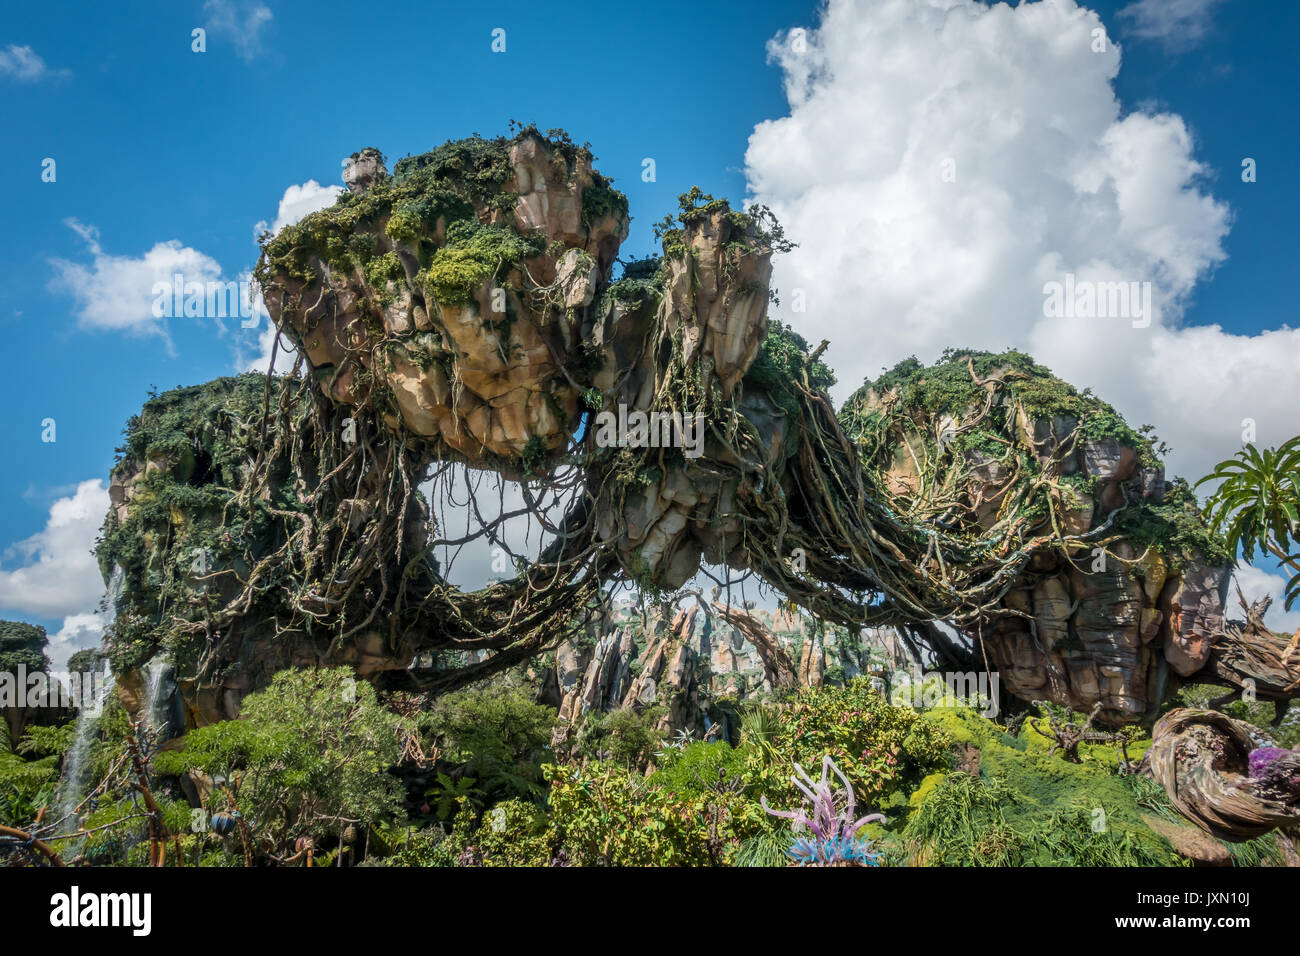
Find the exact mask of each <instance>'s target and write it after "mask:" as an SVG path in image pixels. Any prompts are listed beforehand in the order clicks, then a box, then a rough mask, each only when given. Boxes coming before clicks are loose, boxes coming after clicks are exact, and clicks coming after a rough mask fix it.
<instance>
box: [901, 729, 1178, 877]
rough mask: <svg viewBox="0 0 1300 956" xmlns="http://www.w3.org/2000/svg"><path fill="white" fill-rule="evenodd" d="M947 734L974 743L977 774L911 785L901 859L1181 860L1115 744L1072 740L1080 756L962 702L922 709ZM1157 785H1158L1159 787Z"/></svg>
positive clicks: (1133, 753)
mask: <svg viewBox="0 0 1300 956" xmlns="http://www.w3.org/2000/svg"><path fill="white" fill-rule="evenodd" d="M925 718H926V719H927V720H932V721H935V722H936V723H937V724H938V725H939V726H941V727H942V728H943V730H944V731H945V732H946V733H947V734H948V735H949V736H951V737H952V739H953V740H955V741H958V742H961V743H964V744H967V745H969V746H975V747H978V748H979V765H980V773H979V777H978V778H974V777H971V776H970V775H969V774H967V773H951V774H947V775H943V776H939V775H931V776H929V777H927V778H926V779H925V780H924V781H922V784H921V786H920V787H918V788H917V790H916V791H915V792H914V793H913V794H912V798H911V800H910V802H909V806H910V813H909V814H908V817H907V822H906V825H905V826H904V827H903V829H902V831H901V850H897V851H896V852H897V853H898V854H899V858H900V860H901V859H910V861H911V862H913V863H921V864H928V865H935V864H938V865H950V866H987V865H1006V866H1181V865H1186V861H1185V860H1184V859H1183V858H1181V857H1179V856H1178V855H1177V854H1175V853H1174V852H1173V849H1172V848H1171V847H1170V846H1169V844H1168V841H1166V840H1165V839H1164V838H1163V837H1161V836H1159V835H1158V834H1157V833H1155V831H1153V830H1152V829H1151V828H1150V826H1149V825H1148V824H1147V823H1146V822H1145V821H1144V820H1143V818H1142V816H1143V813H1145V812H1150V811H1149V808H1148V807H1147V806H1146V805H1145V804H1144V803H1143V800H1144V799H1147V800H1149V799H1150V793H1149V792H1148V791H1147V790H1145V789H1141V788H1140V785H1135V784H1134V783H1133V781H1134V780H1135V779H1137V778H1135V777H1134V776H1133V775H1126V776H1120V775H1119V774H1118V773H1117V771H1116V764H1115V762H1113V761H1117V756H1118V755H1117V753H1116V748H1115V747H1114V746H1113V745H1111V746H1104V747H1103V746H1095V747H1090V746H1088V745H1084V746H1083V747H1081V748H1080V753H1081V756H1082V757H1083V762H1082V763H1079V764H1073V763H1069V762H1067V761H1066V760H1064V759H1062V758H1061V757H1060V755H1059V754H1057V755H1054V756H1050V757H1049V756H1048V750H1049V748H1050V741H1048V740H1046V739H1044V738H1042V737H1041V736H1040V735H1038V734H1037V733H1035V732H1034V731H1033V730H1032V728H1031V727H1030V726H1029V724H1028V722H1026V724H1025V729H1024V730H1022V732H1021V735H1020V737H1018V738H1017V737H1013V736H1012V735H1010V734H1009V733H1007V731H1006V730H1005V728H1002V727H1000V726H999V725H997V724H995V723H993V722H991V721H989V720H986V719H984V718H982V717H980V716H978V715H976V714H975V713H974V712H972V711H970V710H968V709H966V708H940V709H935V710H931V711H928V712H927V713H926V715H925ZM1142 749H1143V747H1142V745H1141V744H1135V745H1134V746H1131V747H1130V748H1129V756H1130V758H1133V759H1136V758H1137V756H1138V755H1139V754H1140V753H1141V751H1142ZM1157 789H1158V788H1157Z"/></svg>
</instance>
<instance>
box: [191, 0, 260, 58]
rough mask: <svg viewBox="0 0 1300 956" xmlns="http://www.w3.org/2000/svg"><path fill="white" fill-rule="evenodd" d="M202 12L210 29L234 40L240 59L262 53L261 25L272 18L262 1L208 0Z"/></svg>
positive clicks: (205, 25) (218, 34)
mask: <svg viewBox="0 0 1300 956" xmlns="http://www.w3.org/2000/svg"><path fill="white" fill-rule="evenodd" d="M203 14H204V16H205V17H206V18H207V19H206V21H205V22H204V24H203V25H204V27H205V28H206V29H207V31H208V32H209V33H212V34H215V35H216V36H219V37H224V38H225V39H227V40H230V41H231V42H232V43H234V45H235V53H236V54H237V55H238V56H239V58H240V59H241V60H247V61H252V60H255V59H257V57H258V56H260V55H261V53H262V50H263V46H262V28H263V27H265V26H266V25H267V24H268V23H270V22H271V20H272V14H271V11H270V8H268V7H267V6H265V5H264V4H261V3H238V2H235V0H207V2H206V3H204V4H203Z"/></svg>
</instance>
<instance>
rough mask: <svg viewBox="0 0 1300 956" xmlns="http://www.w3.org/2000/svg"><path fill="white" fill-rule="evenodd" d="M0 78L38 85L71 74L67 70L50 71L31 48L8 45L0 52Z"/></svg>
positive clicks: (14, 44)
mask: <svg viewBox="0 0 1300 956" xmlns="http://www.w3.org/2000/svg"><path fill="white" fill-rule="evenodd" d="M0 76H7V77H9V78H11V79H14V80H17V81H18V82H19V83H39V82H40V81H41V80H48V79H59V78H62V77H66V76H71V73H69V71H67V70H51V69H50V68H49V66H48V65H46V63H45V60H44V59H42V58H41V56H40V54H38V53H37V52H36V51H35V50H33V49H32V48H31V47H29V46H18V45H17V44H16V43H10V44H9V45H8V46H7V47H5V48H4V49H3V50H0Z"/></svg>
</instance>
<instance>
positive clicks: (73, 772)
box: [55, 565, 122, 831]
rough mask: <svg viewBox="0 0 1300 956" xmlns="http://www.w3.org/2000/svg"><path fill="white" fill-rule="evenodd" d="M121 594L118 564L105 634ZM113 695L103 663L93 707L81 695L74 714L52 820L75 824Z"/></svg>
mask: <svg viewBox="0 0 1300 956" xmlns="http://www.w3.org/2000/svg"><path fill="white" fill-rule="evenodd" d="M121 594H122V568H121V566H120V565H114V566H113V574H112V576H111V577H110V578H109V581H108V593H107V595H106V596H105V599H104V600H105V604H106V609H105V615H106V618H105V622H104V632H105V634H107V633H108V629H109V628H110V627H112V626H113V620H114V618H115V617H116V616H117V600H118V598H119V597H120V596H121ZM112 692H113V674H112V672H111V671H110V670H109V668H108V663H107V662H105V664H104V673H103V675H102V677H101V678H100V680H99V683H98V686H97V687H96V688H95V689H94V693H95V699H94V705H93V706H91V707H87V706H85V705H86V698H85V697H84V696H82V699H81V704H82V706H81V711H80V713H79V714H78V715H77V729H76V733H75V735H74V737H73V741H72V747H71V749H70V750H69V751H68V752H67V754H66V756H65V757H64V762H63V779H62V780H61V781H60V784H59V796H58V802H57V804H56V815H55V820H63V819H65V818H67V819H68V820H69V823H72V824H73V825H75V822H74V821H72V820H71V817H72V815H73V813H74V812H75V810H76V808H77V804H78V803H80V802H81V799H82V796H83V795H84V794H85V790H86V779H85V778H86V760H87V758H88V757H89V756H90V747H91V744H93V743H94V742H95V734H96V732H97V731H98V729H99V718H100V715H101V714H103V712H104V705H105V704H106V703H107V702H108V697H109V695H110V694H111V693H112ZM69 828H70V827H69V824H64V825H63V826H61V827H60V828H59V829H60V830H64V831H66V830H67V829H69Z"/></svg>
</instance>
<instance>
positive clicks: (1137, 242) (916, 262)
mask: <svg viewBox="0 0 1300 956" xmlns="http://www.w3.org/2000/svg"><path fill="white" fill-rule="evenodd" d="M1098 38H1102V39H1104V40H1105V42H1104V43H1099V42H1098ZM769 54H770V56H771V58H772V59H773V60H774V61H775V62H776V63H777V64H778V65H779V66H780V68H781V70H782V71H783V74H784V81H785V91H786V96H787V99H788V101H789V115H787V116H784V117H782V118H779V119H773V120H768V121H765V122H763V123H760V124H759V125H758V126H757V127H755V129H754V131H753V133H752V135H751V137H750V140H749V148H748V151H747V154H746V174H747V178H748V182H749V189H750V194H751V198H753V199H755V200H757V201H760V202H764V203H766V204H768V205H769V206H771V207H772V209H773V210H774V212H775V213H776V214H777V216H778V217H779V218H780V219H781V221H782V222H783V223H784V225H785V227H786V232H787V234H788V235H789V236H790V237H791V238H792V239H793V240H794V241H795V242H798V243H799V244H800V245H799V248H798V249H796V250H794V251H793V252H792V253H790V254H789V255H787V256H784V257H782V258H780V259H778V261H777V263H776V267H775V274H774V280H773V281H774V284H775V285H776V286H777V287H778V288H779V289H780V290H781V296H782V302H783V304H784V305H786V306H787V307H789V306H791V305H792V304H793V303H794V301H795V295H794V293H795V292H796V291H798V293H799V295H800V297H801V298H802V299H803V301H804V303H805V311H804V313H803V314H793V315H787V317H788V318H791V319H792V320H793V322H794V324H795V326H796V328H798V329H800V330H801V331H802V332H804V333H805V335H807V336H809V337H812V338H813V340H814V341H816V339H817V338H820V337H822V336H825V337H826V338H829V339H830V340H831V347H830V349H829V351H828V353H827V359H828V361H829V362H830V364H831V365H832V366H833V367H834V368H835V369H836V371H837V373H839V378H840V385H839V386H838V387H837V392H836V397H837V398H838V399H841V400H842V399H843V398H845V397H847V395H848V394H849V393H850V392H851V391H852V390H853V389H855V388H856V387H857V386H858V385H859V384H861V382H862V381H863V379H864V378H867V377H875V376H876V375H878V374H879V373H880V371H881V369H882V368H884V367H890V366H892V365H893V364H894V363H896V362H898V361H899V360H901V359H903V358H906V357H907V356H909V355H912V354H915V355H917V357H918V358H920V359H921V360H922V361H927V362H929V361H934V360H935V359H936V358H938V356H939V354H940V352H941V351H942V350H943V349H944V348H945V347H950V346H957V347H974V348H983V349H989V350H993V351H1001V350H1003V349H1006V348H1011V347H1014V348H1020V349H1023V350H1025V351H1028V352H1030V353H1031V354H1033V355H1034V356H1035V358H1037V359H1038V360H1039V361H1040V362H1042V363H1043V364H1045V365H1047V366H1048V367H1049V368H1051V369H1052V370H1053V371H1055V372H1056V373H1057V374H1058V375H1060V376H1062V377H1063V378H1065V379H1067V380H1069V381H1071V382H1072V383H1074V384H1075V385H1077V386H1079V387H1081V388H1082V387H1085V386H1090V387H1092V388H1093V389H1094V391H1095V392H1096V393H1097V394H1099V395H1100V396H1102V397H1103V398H1105V399H1107V400H1108V401H1110V402H1112V403H1113V404H1115V405H1116V406H1117V407H1118V409H1119V410H1120V411H1121V412H1122V413H1123V414H1124V415H1125V416H1126V417H1127V418H1128V419H1129V420H1130V421H1132V422H1133V423H1134V424H1142V423H1146V422H1150V423H1152V424H1155V425H1156V426H1157V429H1158V432H1159V434H1160V435H1161V437H1162V438H1164V439H1165V440H1166V441H1167V442H1168V443H1169V444H1170V445H1171V446H1172V447H1173V453H1172V455H1171V456H1170V462H1169V463H1170V465H1171V467H1172V470H1173V471H1174V472H1176V473H1180V474H1187V475H1191V476H1193V477H1196V476H1199V475H1200V474H1203V473H1205V472H1206V471H1208V470H1209V468H1210V467H1211V466H1212V464H1213V463H1214V462H1216V461H1218V460H1220V459H1222V458H1225V457H1228V456H1229V455H1231V454H1232V453H1233V452H1235V451H1236V450H1237V449H1238V448H1239V447H1240V445H1241V441H1242V436H1241V433H1242V419H1245V418H1251V419H1253V420H1254V421H1255V422H1256V423H1257V427H1258V440H1259V441H1260V442H1262V443H1265V444H1276V443H1277V442H1278V441H1281V440H1284V439H1285V438H1286V437H1289V436H1290V435H1292V434H1295V432H1296V431H1297V430H1300V416H1298V415H1297V412H1296V409H1295V402H1294V398H1293V396H1294V395H1295V394H1297V392H1300V330H1293V329H1289V328H1281V329H1276V330H1272V331H1266V332H1261V333H1260V334H1258V335H1235V334H1231V333H1229V332H1226V331H1224V330H1223V329H1222V328H1221V327H1219V326H1217V325H1205V326H1198V327H1186V326H1184V325H1183V324H1182V318H1183V315H1184V312H1185V310H1186V309H1187V307H1188V305H1189V304H1190V302H1191V300H1192V297H1193V295H1194V292H1195V289H1196V287H1197V285H1198V284H1199V283H1201V282H1204V281H1205V280H1206V279H1207V278H1208V277H1209V276H1211V275H1212V273H1213V271H1214V270H1215V268H1216V267H1217V266H1218V265H1219V264H1220V263H1222V262H1223V261H1224V260H1225V258H1226V253H1225V251H1224V239H1225V237H1226V235H1227V233H1228V231H1229V229H1230V226H1231V221H1232V214H1231V211H1230V209H1229V207H1228V206H1227V204H1226V203H1225V202H1223V201H1221V200H1219V199H1216V198H1215V197H1214V196H1213V195H1212V193H1211V192H1210V190H1209V187H1208V185H1207V180H1208V173H1209V170H1208V169H1207V167H1206V166H1205V165H1204V164H1203V163H1202V162H1200V161H1199V160H1198V159H1197V158H1196V155H1195V148H1194V141H1193V137H1192V135H1191V133H1190V131H1189V130H1188V128H1187V125H1186V124H1185V123H1184V122H1183V120H1182V118H1181V117H1179V116H1177V115H1174V114H1171V113H1162V112H1149V111H1136V112H1129V113H1127V114H1125V113H1124V111H1123V110H1122V109H1121V105H1120V103H1119V101H1118V100H1117V98H1116V95H1115V90H1114V80H1115V77H1116V76H1117V74H1118V72H1119V69H1120V51H1119V49H1118V48H1117V47H1116V46H1115V45H1114V44H1113V43H1112V42H1110V41H1109V39H1107V38H1106V33H1105V25H1104V24H1103V23H1102V21H1101V20H1100V18H1099V17H1098V15H1097V14H1096V13H1094V12H1093V11H1091V10H1088V9H1086V8H1082V7H1080V6H1078V5H1077V4H1076V3H1075V2H1074V0H1044V2H1037V3H1023V4H1021V5H1019V6H1017V7H1014V8H1013V7H1010V6H1008V5H1006V4H998V5H996V6H992V7H990V6H986V5H985V4H983V3H979V2H976V0H880V2H871V3H867V2H854V0H831V2H830V3H829V4H828V5H827V6H826V7H825V8H824V10H823V12H822V18H821V22H820V25H819V26H818V27H817V28H815V29H811V30H808V31H806V32H792V33H790V34H783V35H779V36H777V37H776V38H775V39H773V40H772V42H771V43H770V44H769ZM1067 274H1073V275H1074V276H1076V277H1077V278H1078V279H1080V280H1084V281H1092V282H1111V281H1121V282H1127V283H1133V282H1136V283H1146V282H1149V283H1150V284H1151V285H1150V289H1151V293H1152V310H1151V311H1152V315H1151V316H1149V318H1148V321H1147V322H1146V323H1145V327H1138V326H1142V325H1144V323H1143V322H1142V321H1141V320H1140V319H1139V318H1138V317H1136V316H1132V317H1105V318H1051V317H1049V316H1048V310H1047V309H1046V307H1045V295H1044V287H1045V285H1046V283H1048V282H1053V281H1064V278H1065V276H1066V275H1067ZM1263 324H1264V323H1263V322H1261V325H1263ZM1263 381H1267V382H1269V383H1270V387H1269V388H1267V389H1263V388H1258V387H1256V385H1255V384H1254V383H1257V382H1263Z"/></svg>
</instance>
